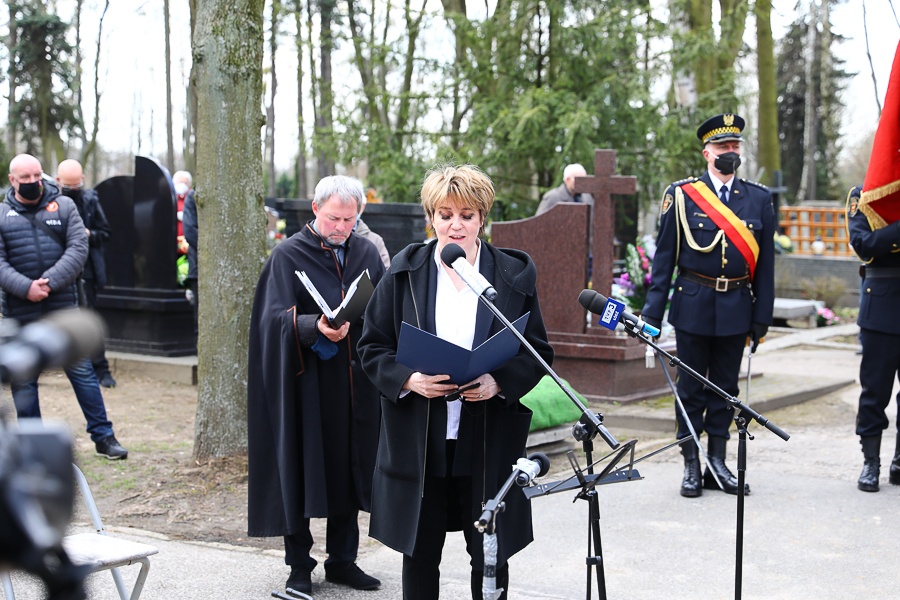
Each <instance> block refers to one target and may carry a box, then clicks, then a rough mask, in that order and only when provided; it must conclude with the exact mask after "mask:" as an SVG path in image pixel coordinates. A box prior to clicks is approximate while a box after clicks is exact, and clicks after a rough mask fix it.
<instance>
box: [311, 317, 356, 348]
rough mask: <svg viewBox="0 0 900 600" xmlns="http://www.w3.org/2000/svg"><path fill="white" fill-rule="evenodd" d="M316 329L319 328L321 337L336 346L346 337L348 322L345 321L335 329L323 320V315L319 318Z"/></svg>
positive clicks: (326, 320) (348, 328) (348, 327)
mask: <svg viewBox="0 0 900 600" xmlns="http://www.w3.org/2000/svg"><path fill="white" fill-rule="evenodd" d="M316 327H318V328H319V331H320V332H321V333H322V335H324V336H325V337H327V338H328V339H329V340H331V341H332V342H334V343H335V344H336V343H338V342H340V341H341V340H342V339H344V338H345V337H347V333H348V332H349V331H350V321H347V322H346V323H344V324H343V325H341V326H340V327H338V328H337V329H335V328H333V327H332V326H331V324H330V323H328V319H326V318H325V315H322V316H321V317H319V322H318V323H317V324H316Z"/></svg>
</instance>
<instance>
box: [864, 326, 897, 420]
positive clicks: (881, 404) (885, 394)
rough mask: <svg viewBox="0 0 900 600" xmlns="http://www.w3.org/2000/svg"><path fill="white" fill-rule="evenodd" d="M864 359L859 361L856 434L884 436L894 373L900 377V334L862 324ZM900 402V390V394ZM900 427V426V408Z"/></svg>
mask: <svg viewBox="0 0 900 600" xmlns="http://www.w3.org/2000/svg"><path fill="white" fill-rule="evenodd" d="M859 334H860V339H861V341H862V348H863V353H862V360H861V361H860V363H859V383H860V385H861V387H862V391H861V392H860V394H859V410H858V412H857V413H856V434H857V435H858V436H860V437H869V436H880V435H881V432H882V431H884V430H885V429H887V427H888V425H889V423H888V418H887V415H885V412H884V410H885V409H886V408H887V406H888V404H889V403H890V401H891V392H892V391H893V388H894V377H895V376H896V377H897V378H898V379H900V335H893V334H890V333H881V332H880V331H875V330H873V329H864V328H860V330H859ZM897 402H898V403H900V394H898V395H897ZM897 427H898V429H900V410H898V417H897Z"/></svg>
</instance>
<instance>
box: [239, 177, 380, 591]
mask: <svg viewBox="0 0 900 600" xmlns="http://www.w3.org/2000/svg"><path fill="white" fill-rule="evenodd" d="M362 198H363V187H362V184H361V183H360V182H359V181H357V180H356V179H352V178H350V177H343V176H333V177H326V178H324V179H323V180H322V181H320V182H319V184H318V185H317V186H316V191H315V198H314V199H313V203H312V210H313V214H314V215H315V219H314V220H312V221H310V222H309V223H307V224H306V226H305V227H304V228H303V229H301V230H300V231H299V232H297V233H296V234H294V235H293V236H291V237H290V238H289V239H287V240H285V241H284V242H282V243H281V244H278V245H277V246H275V248H274V250H273V251H272V254H271V256H270V257H269V260H268V261H267V262H266V265H265V267H264V268H263V271H262V274H261V276H260V279H259V284H258V285H257V288H256V297H255V299H254V302H253V314H252V316H251V324H250V359H249V364H248V382H247V383H248V385H247V422H248V442H249V443H248V454H249V491H248V496H249V498H248V521H249V526H248V529H249V535H251V536H259V537H268V536H284V547H285V563H286V564H287V565H289V566H290V567H291V574H290V577H289V578H288V581H287V585H286V591H287V592H288V593H289V594H292V595H294V596H296V597H303V595H304V594H309V593H310V592H311V591H312V577H311V574H312V571H313V569H314V568H315V566H316V560H315V559H314V558H312V557H311V556H310V550H311V549H312V546H313V538H312V535H311V534H310V530H309V519H310V518H315V517H320V518H321V517H325V518H327V519H328V524H327V533H326V546H325V548H326V552H327V553H328V558H327V559H326V561H325V579H327V580H328V581H331V582H334V583H339V584H344V585H347V586H349V587H352V588H354V589H362V590H371V589H376V588H378V586H379V585H380V582H379V581H378V580H377V579H375V578H374V577H371V576H369V575H367V574H366V573H364V572H363V571H362V570H361V569H360V568H359V567H358V566H357V565H356V556H357V549H358V547H359V527H358V525H357V516H358V512H359V510H366V511H368V510H369V498H370V496H371V486H372V472H373V470H374V466H375V465H374V458H375V450H376V447H377V440H378V425H379V404H378V392H377V391H376V390H375V388H374V387H373V386H372V384H371V383H370V382H369V380H368V378H367V377H366V375H365V374H364V373H363V371H362V369H361V368H360V366H359V365H360V361H359V357H358V356H357V352H356V342H357V340H358V339H359V335H360V333H361V331H362V320H361V319H360V318H356V319H354V320H350V321H347V322H345V323H343V324H341V325H339V326H338V325H337V322H335V323H334V325H335V326H333V325H332V322H330V321H329V319H328V318H326V316H325V315H324V314H323V309H322V308H321V306H320V304H319V303H318V302H317V301H316V299H315V298H314V297H313V295H311V293H310V292H309V291H307V288H306V287H305V286H304V284H303V282H302V281H301V280H300V278H299V277H297V275H296V273H295V272H297V271H299V272H303V273H305V274H306V276H307V277H308V278H309V280H310V282H311V283H312V285H314V287H315V289H316V290H318V292H319V294H320V295H321V297H322V299H323V300H324V301H325V302H326V303H327V304H328V306H331V307H337V306H338V305H340V304H341V301H342V299H343V297H344V294H345V293H347V291H348V287H349V286H350V285H351V284H352V283H353V282H354V281H355V280H356V279H357V278H358V277H359V276H360V275H361V274H362V273H363V272H364V271H366V270H368V273H369V277H370V278H371V280H372V282H373V283H374V284H377V283H378V281H379V280H380V279H381V276H382V275H383V274H384V264H383V263H382V262H381V258H380V257H379V255H378V250H377V249H376V248H375V246H374V245H373V244H372V243H371V242H369V241H367V240H365V239H363V238H361V237H359V236H357V235H356V234H354V233H353V232H352V231H353V226H354V225H355V224H356V219H357V216H358V215H359V212H360V208H361V206H362Z"/></svg>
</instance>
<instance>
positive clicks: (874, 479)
mask: <svg viewBox="0 0 900 600" xmlns="http://www.w3.org/2000/svg"><path fill="white" fill-rule="evenodd" d="M880 470H881V464H880V463H879V461H878V460H867V461H865V462H863V468H862V472H861V473H860V474H859V481H857V482H856V487H858V488H859V489H860V490H861V491H863V492H877V491H878V475H879V474H880Z"/></svg>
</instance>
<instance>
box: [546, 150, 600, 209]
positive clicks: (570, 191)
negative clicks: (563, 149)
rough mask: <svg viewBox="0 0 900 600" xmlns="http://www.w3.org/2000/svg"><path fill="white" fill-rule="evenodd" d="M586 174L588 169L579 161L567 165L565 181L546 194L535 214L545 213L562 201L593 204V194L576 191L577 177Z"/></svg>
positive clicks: (564, 170)
mask: <svg viewBox="0 0 900 600" xmlns="http://www.w3.org/2000/svg"><path fill="white" fill-rule="evenodd" d="M586 175H587V171H586V170H585V168H584V167H583V166H581V165H579V164H578V163H575V164H571V165H566V168H565V169H563V182H562V183H561V184H560V185H559V187H555V188H553V189H552V190H550V191H548V192H547V193H546V194H544V196H543V197H542V198H541V203H540V204H538V207H537V212H535V213H534V216H538V215H542V214H544V213H545V212H547V211H548V210H550V209H551V208H553V207H554V206H556V205H557V204H559V203H560V202H583V203H585V204H590V205H591V206H593V204H594V197H593V196H592V195H591V194H581V193H579V194H576V193H575V178H576V177H585V176H586Z"/></svg>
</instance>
